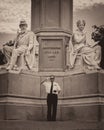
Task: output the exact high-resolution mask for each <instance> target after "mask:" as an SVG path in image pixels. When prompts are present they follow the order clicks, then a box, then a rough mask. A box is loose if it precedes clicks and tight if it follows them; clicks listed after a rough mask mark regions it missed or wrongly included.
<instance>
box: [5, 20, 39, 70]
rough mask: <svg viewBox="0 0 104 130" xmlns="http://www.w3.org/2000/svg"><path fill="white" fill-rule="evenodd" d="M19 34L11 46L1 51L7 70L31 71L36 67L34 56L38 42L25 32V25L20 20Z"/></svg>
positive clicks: (36, 53)
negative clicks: (5, 60)
mask: <svg viewBox="0 0 104 130" xmlns="http://www.w3.org/2000/svg"><path fill="white" fill-rule="evenodd" d="M19 27H20V29H21V30H20V32H18V34H17V37H16V39H15V40H14V45H13V46H7V45H6V46H4V48H3V50H4V53H5V55H6V57H7V60H8V66H7V68H6V69H7V70H13V69H15V70H18V69H19V70H22V69H29V70H32V69H34V68H36V67H37V63H36V55H38V49H37V48H38V42H37V40H36V36H35V34H34V33H33V32H32V31H28V30H27V23H26V21H25V20H21V21H20V24H19Z"/></svg>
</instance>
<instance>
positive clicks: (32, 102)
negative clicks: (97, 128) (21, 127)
mask: <svg viewBox="0 0 104 130" xmlns="http://www.w3.org/2000/svg"><path fill="white" fill-rule="evenodd" d="M51 74H54V75H55V76H56V81H57V82H58V83H59V85H60V86H61V89H62V91H61V93H60V95H59V101H58V109H57V121H74V122H75V121H79V122H89V123H92V122H96V123H99V122H100V123H102V122H104V111H103V109H104V89H103V84H104V73H103V71H99V72H95V73H89V74H79V75H70V73H69V72H66V73H65V72H54V73H53V72H48V73H46V72H37V73H34V72H27V71H26V72H23V73H21V74H15V73H8V72H7V71H5V70H3V71H0V120H1V121H6V120H19V121H20V120H26V121H27V120H33V121H46V117H47V115H46V113H47V106H46V93H45V88H44V86H43V85H40V83H41V81H43V80H44V79H45V78H47V77H48V76H50V75H51Z"/></svg>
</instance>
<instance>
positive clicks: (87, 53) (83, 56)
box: [68, 30, 101, 70]
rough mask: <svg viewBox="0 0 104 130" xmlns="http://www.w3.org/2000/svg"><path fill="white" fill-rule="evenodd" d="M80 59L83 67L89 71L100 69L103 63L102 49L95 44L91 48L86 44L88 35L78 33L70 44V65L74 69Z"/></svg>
mask: <svg viewBox="0 0 104 130" xmlns="http://www.w3.org/2000/svg"><path fill="white" fill-rule="evenodd" d="M78 57H80V60H82V61H81V62H82V63H83V66H84V67H86V68H87V69H90V70H92V69H99V63H100V61H101V48H100V46H99V45H98V44H97V43H95V45H93V46H90V45H89V44H87V43H86V33H85V32H83V33H82V32H80V31H78V30H77V31H76V32H75V33H74V34H73V36H72V39H71V41H70V43H69V59H68V60H69V61H68V65H69V67H70V68H72V69H74V67H75V64H77V63H76V60H77V58H78Z"/></svg>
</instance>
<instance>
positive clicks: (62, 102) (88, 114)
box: [0, 0, 104, 130]
mask: <svg viewBox="0 0 104 130" xmlns="http://www.w3.org/2000/svg"><path fill="white" fill-rule="evenodd" d="M31 2H32V4H31V5H32V15H31V16H32V26H31V28H32V31H34V33H36V35H37V38H38V41H39V66H38V67H39V72H31V71H24V72H22V73H20V74H15V73H9V72H7V71H5V70H3V71H1V72H0V120H2V121H5V120H19V121H20V120H26V121H27V120H33V121H46V113H47V112H46V111H47V108H46V93H45V90H44V89H45V88H44V87H43V86H42V85H41V82H42V81H43V80H44V79H45V78H47V77H48V76H50V75H51V74H54V75H55V77H56V82H58V83H59V85H60V86H61V90H62V92H61V93H60V95H59V103H58V110H57V120H58V121H72V122H75V121H79V122H87V123H88V125H89V122H90V124H92V125H90V126H89V130H90V129H95V126H93V123H94V122H96V129H97V127H98V126H99V124H100V123H102V122H103V120H104V116H103V115H104V112H103V107H104V103H103V100H104V89H103V81H104V80H103V79H104V74H103V72H101V71H99V72H94V73H89V74H85V73H83V74H77V75H70V72H69V71H66V67H67V64H66V63H67V47H68V43H69V40H70V37H71V34H72V22H73V21H72V20H73V18H72V14H73V8H72V7H73V0H32V1H31ZM61 123H62V122H61ZM102 127H103V125H102ZM77 129H82V126H80V127H78V128H77ZM68 130H69V128H68Z"/></svg>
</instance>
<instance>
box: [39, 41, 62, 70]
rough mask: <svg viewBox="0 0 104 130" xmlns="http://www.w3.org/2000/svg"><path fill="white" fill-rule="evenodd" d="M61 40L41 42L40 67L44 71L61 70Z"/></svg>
mask: <svg viewBox="0 0 104 130" xmlns="http://www.w3.org/2000/svg"><path fill="white" fill-rule="evenodd" d="M62 48H63V46H62V40H61V39H53V40H52V39H51V40H50V39H48V40H45V39H44V40H43V41H42V45H41V52H40V53H41V55H42V59H41V60H42V62H41V64H42V66H43V67H44V68H46V69H50V68H54V69H55V68H62Z"/></svg>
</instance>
